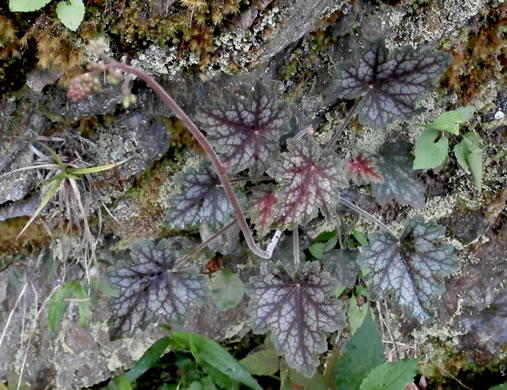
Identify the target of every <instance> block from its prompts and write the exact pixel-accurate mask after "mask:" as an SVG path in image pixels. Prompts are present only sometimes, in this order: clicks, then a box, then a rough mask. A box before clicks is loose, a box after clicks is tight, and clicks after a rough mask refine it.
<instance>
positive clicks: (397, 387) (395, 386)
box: [359, 359, 417, 390]
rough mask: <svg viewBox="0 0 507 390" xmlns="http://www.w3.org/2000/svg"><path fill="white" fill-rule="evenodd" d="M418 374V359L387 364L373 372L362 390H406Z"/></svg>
mask: <svg viewBox="0 0 507 390" xmlns="http://www.w3.org/2000/svg"><path fill="white" fill-rule="evenodd" d="M416 374H417V359H412V360H400V361H397V362H386V363H384V364H381V365H380V366H378V367H376V368H375V369H374V370H373V371H371V372H370V373H369V374H368V376H367V377H366V378H364V380H363V382H362V383H361V387H360V388H359V389H360V390H405V386H406V385H408V384H409V383H413V381H414V377H415V376H416Z"/></svg>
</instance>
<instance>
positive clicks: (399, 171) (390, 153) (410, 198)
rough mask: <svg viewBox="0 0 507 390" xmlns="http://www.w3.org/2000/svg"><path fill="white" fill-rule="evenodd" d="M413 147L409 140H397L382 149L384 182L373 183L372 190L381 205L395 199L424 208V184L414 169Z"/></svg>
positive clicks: (404, 203) (381, 166)
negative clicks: (411, 154) (411, 152)
mask: <svg viewBox="0 0 507 390" xmlns="http://www.w3.org/2000/svg"><path fill="white" fill-rule="evenodd" d="M411 148H412V147H411V144H409V143H407V142H396V143H391V144H387V145H385V146H384V147H383V148H382V150H381V151H380V154H381V156H382V161H381V162H380V165H379V168H380V172H381V173H382V176H383V177H384V182H383V183H374V184H372V190H373V195H374V196H375V199H377V202H378V203H380V204H381V205H385V204H386V203H388V202H390V201H391V200H392V199H395V200H396V201H397V202H398V203H399V204H401V205H403V206H412V207H415V208H419V209H422V208H424V186H423V184H422V183H421V182H420V181H419V180H418V179H417V177H416V175H415V173H414V172H413V171H412V164H413V163H412V157H410V150H411Z"/></svg>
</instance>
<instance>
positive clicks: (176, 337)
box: [105, 326, 262, 390]
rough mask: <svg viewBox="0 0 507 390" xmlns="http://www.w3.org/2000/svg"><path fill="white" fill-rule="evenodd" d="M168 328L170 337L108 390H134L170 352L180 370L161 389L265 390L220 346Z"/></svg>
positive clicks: (152, 347)
mask: <svg viewBox="0 0 507 390" xmlns="http://www.w3.org/2000/svg"><path fill="white" fill-rule="evenodd" d="M164 327H165V328H166V329H168V330H169V336H166V337H162V338H161V339H159V340H157V341H156V342H154V343H153V344H152V345H151V346H150V347H149V348H148V349H147V350H146V352H145V353H144V354H143V356H142V357H141V358H140V359H139V360H138V361H137V362H136V363H135V364H134V366H133V367H132V368H131V369H129V370H128V371H126V372H124V373H123V374H121V375H118V376H117V377H115V378H112V379H111V381H110V383H109V384H108V385H107V386H106V388H105V389H106V390H126V389H131V388H132V387H134V386H135V385H136V382H137V381H138V380H140V378H141V376H142V375H143V374H145V373H146V372H147V371H148V370H150V369H151V368H154V367H155V366H156V365H157V364H158V363H159V361H160V358H161V357H162V356H163V355H164V354H165V353H166V352H167V351H168V349H170V350H171V353H172V354H174V356H175V358H176V359H175V362H174V365H175V366H176V368H177V369H178V370H177V372H176V373H175V374H176V375H169V376H168V375H167V374H169V373H165V374H166V375H164V379H163V380H162V386H161V387H159V389H178V388H185V389H205V390H217V389H223V390H235V389H237V390H239V389H240V386H241V385H244V386H246V387H247V388H249V389H253V390H262V387H260V385H259V384H258V383H257V381H256V380H255V379H254V378H253V377H252V376H251V375H250V373H249V372H248V371H247V369H245V367H244V366H243V365H242V364H240V362H238V360H237V359H235V358H234V357H233V356H232V355H231V354H230V353H229V352H227V350H225V349H224V348H223V347H222V346H220V344H218V343H217V342H215V341H213V340H210V339H208V338H206V337H203V336H200V335H198V334H195V333H191V332H184V331H172V330H170V329H169V327H166V326H164ZM189 355H190V357H189ZM159 382H160V381H159ZM159 384H160V383H159Z"/></svg>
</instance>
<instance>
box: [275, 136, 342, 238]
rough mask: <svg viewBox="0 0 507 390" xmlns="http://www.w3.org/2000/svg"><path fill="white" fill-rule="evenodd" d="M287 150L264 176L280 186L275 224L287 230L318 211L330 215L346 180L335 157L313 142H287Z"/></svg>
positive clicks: (292, 140)
mask: <svg viewBox="0 0 507 390" xmlns="http://www.w3.org/2000/svg"><path fill="white" fill-rule="evenodd" d="M287 146H288V152H286V153H283V154H282V155H281V158H280V161H279V162H278V164H277V165H276V166H275V167H274V168H273V169H270V170H269V171H268V172H269V174H270V175H271V176H273V177H274V178H275V179H276V180H277V181H278V182H279V183H280V184H279V188H278V192H277V194H276V197H277V198H278V199H279V202H278V203H277V205H276V211H277V216H276V221H277V223H278V224H279V225H280V227H282V228H289V229H291V228H294V227H295V226H297V225H298V224H301V223H305V222H308V221H309V220H311V219H313V218H314V217H316V216H317V214H318V211H319V209H320V210H321V211H322V213H323V214H325V215H330V214H332V213H333V210H334V209H335V207H336V204H337V203H338V199H339V197H340V195H339V189H340V188H344V187H347V180H346V178H345V175H344V169H343V167H342V164H341V161H340V160H339V159H338V157H337V156H336V155H335V154H334V153H330V152H324V151H323V150H322V149H321V148H320V147H319V145H318V144H317V143H316V142H315V141H314V140H313V139H311V138H309V139H290V140H289V141H288V142H287Z"/></svg>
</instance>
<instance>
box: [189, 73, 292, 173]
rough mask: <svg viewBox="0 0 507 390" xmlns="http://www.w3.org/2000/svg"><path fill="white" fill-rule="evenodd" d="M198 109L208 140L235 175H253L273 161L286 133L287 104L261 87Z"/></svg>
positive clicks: (287, 127) (287, 128)
mask: <svg viewBox="0 0 507 390" xmlns="http://www.w3.org/2000/svg"><path fill="white" fill-rule="evenodd" d="M245 89H246V90H245V91H244V93H242V94H236V95H230V94H226V95H225V98H224V99H223V100H218V103H217V104H215V105H212V106H207V107H204V108H202V109H201V110H200V112H199V115H198V120H199V122H200V123H201V125H202V127H203V129H204V130H205V131H206V133H207V134H208V139H209V140H210V141H211V143H212V144H213V146H214V147H215V148H216V150H217V151H218V153H219V154H220V155H221V156H222V157H223V160H224V162H226V163H227V164H228V166H229V169H230V172H232V173H236V172H240V171H242V170H244V169H247V168H249V169H250V172H251V174H252V175H258V174H260V173H262V172H264V171H265V170H266V168H267V167H268V166H269V164H270V162H271V161H272V160H273V159H276V156H277V155H278V152H279V149H280V146H279V143H278V140H279V138H280V135H282V134H283V133H286V132H287V131H289V126H288V122H289V120H290V117H291V114H290V110H289V108H288V105H287V104H285V103H281V102H279V101H277V100H276V97H275V94H274V93H273V92H270V91H269V90H268V89H267V88H265V87H264V86H263V85H262V84H260V83H257V84H256V85H255V88H253V89H252V88H251V87H246V86H245Z"/></svg>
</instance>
